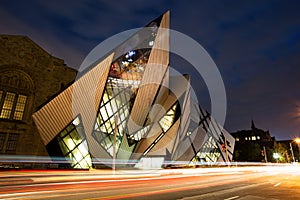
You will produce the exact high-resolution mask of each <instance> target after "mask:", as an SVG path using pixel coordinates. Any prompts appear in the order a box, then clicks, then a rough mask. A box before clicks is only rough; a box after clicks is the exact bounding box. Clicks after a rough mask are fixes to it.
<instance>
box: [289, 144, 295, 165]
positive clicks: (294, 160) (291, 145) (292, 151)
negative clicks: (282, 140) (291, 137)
mask: <svg viewBox="0 0 300 200" xmlns="http://www.w3.org/2000/svg"><path fill="white" fill-rule="evenodd" d="M290 148H291V152H292V157H293V161H294V162H295V156H294V151H293V147H292V142H290Z"/></svg>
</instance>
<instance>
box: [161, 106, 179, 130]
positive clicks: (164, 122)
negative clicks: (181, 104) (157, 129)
mask: <svg viewBox="0 0 300 200" xmlns="http://www.w3.org/2000/svg"><path fill="white" fill-rule="evenodd" d="M176 108H177V104H175V105H174V106H173V107H172V108H171V109H170V110H169V111H168V112H167V113H166V114H165V115H164V116H163V117H162V118H161V119H160V120H159V124H160V126H161V128H162V129H163V131H164V132H167V131H168V130H169V128H170V127H171V126H172V125H173V123H174V121H175V115H176Z"/></svg>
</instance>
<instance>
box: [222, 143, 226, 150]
mask: <svg viewBox="0 0 300 200" xmlns="http://www.w3.org/2000/svg"><path fill="white" fill-rule="evenodd" d="M225 150H226V145H225V143H222V151H225Z"/></svg>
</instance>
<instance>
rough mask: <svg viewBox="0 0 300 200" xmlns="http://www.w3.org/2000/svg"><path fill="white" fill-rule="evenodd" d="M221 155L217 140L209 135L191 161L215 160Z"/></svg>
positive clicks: (212, 161) (207, 161)
mask: <svg viewBox="0 0 300 200" xmlns="http://www.w3.org/2000/svg"><path fill="white" fill-rule="evenodd" d="M220 155H221V152H220V149H219V148H218V145H217V142H216V141H215V139H214V138H213V137H211V136H210V137H209V138H208V140H207V141H206V142H205V144H204V145H203V146H202V147H201V149H200V151H199V152H198V153H197V154H196V156H195V157H194V158H193V159H192V162H206V163H214V162H217V160H218V159H219V157H220Z"/></svg>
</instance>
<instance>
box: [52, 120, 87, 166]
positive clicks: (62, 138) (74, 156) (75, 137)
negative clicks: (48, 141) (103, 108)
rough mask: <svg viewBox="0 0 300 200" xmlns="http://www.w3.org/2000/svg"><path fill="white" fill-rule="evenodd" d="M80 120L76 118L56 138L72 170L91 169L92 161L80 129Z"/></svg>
mask: <svg viewBox="0 0 300 200" xmlns="http://www.w3.org/2000/svg"><path fill="white" fill-rule="evenodd" d="M82 128H83V127H82V125H81V120H80V118H79V117H76V118H75V119H74V120H73V122H72V123H71V124H70V125H68V126H67V127H66V128H65V129H64V130H63V131H62V132H61V133H60V134H59V135H58V136H57V140H58V144H59V146H60V149H61V151H62V153H63V156H65V157H66V159H67V160H68V161H69V162H70V165H71V167H72V168H91V167H92V160H91V156H90V154H89V151H88V146H87V142H86V139H85V136H84V132H83V129H82Z"/></svg>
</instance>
